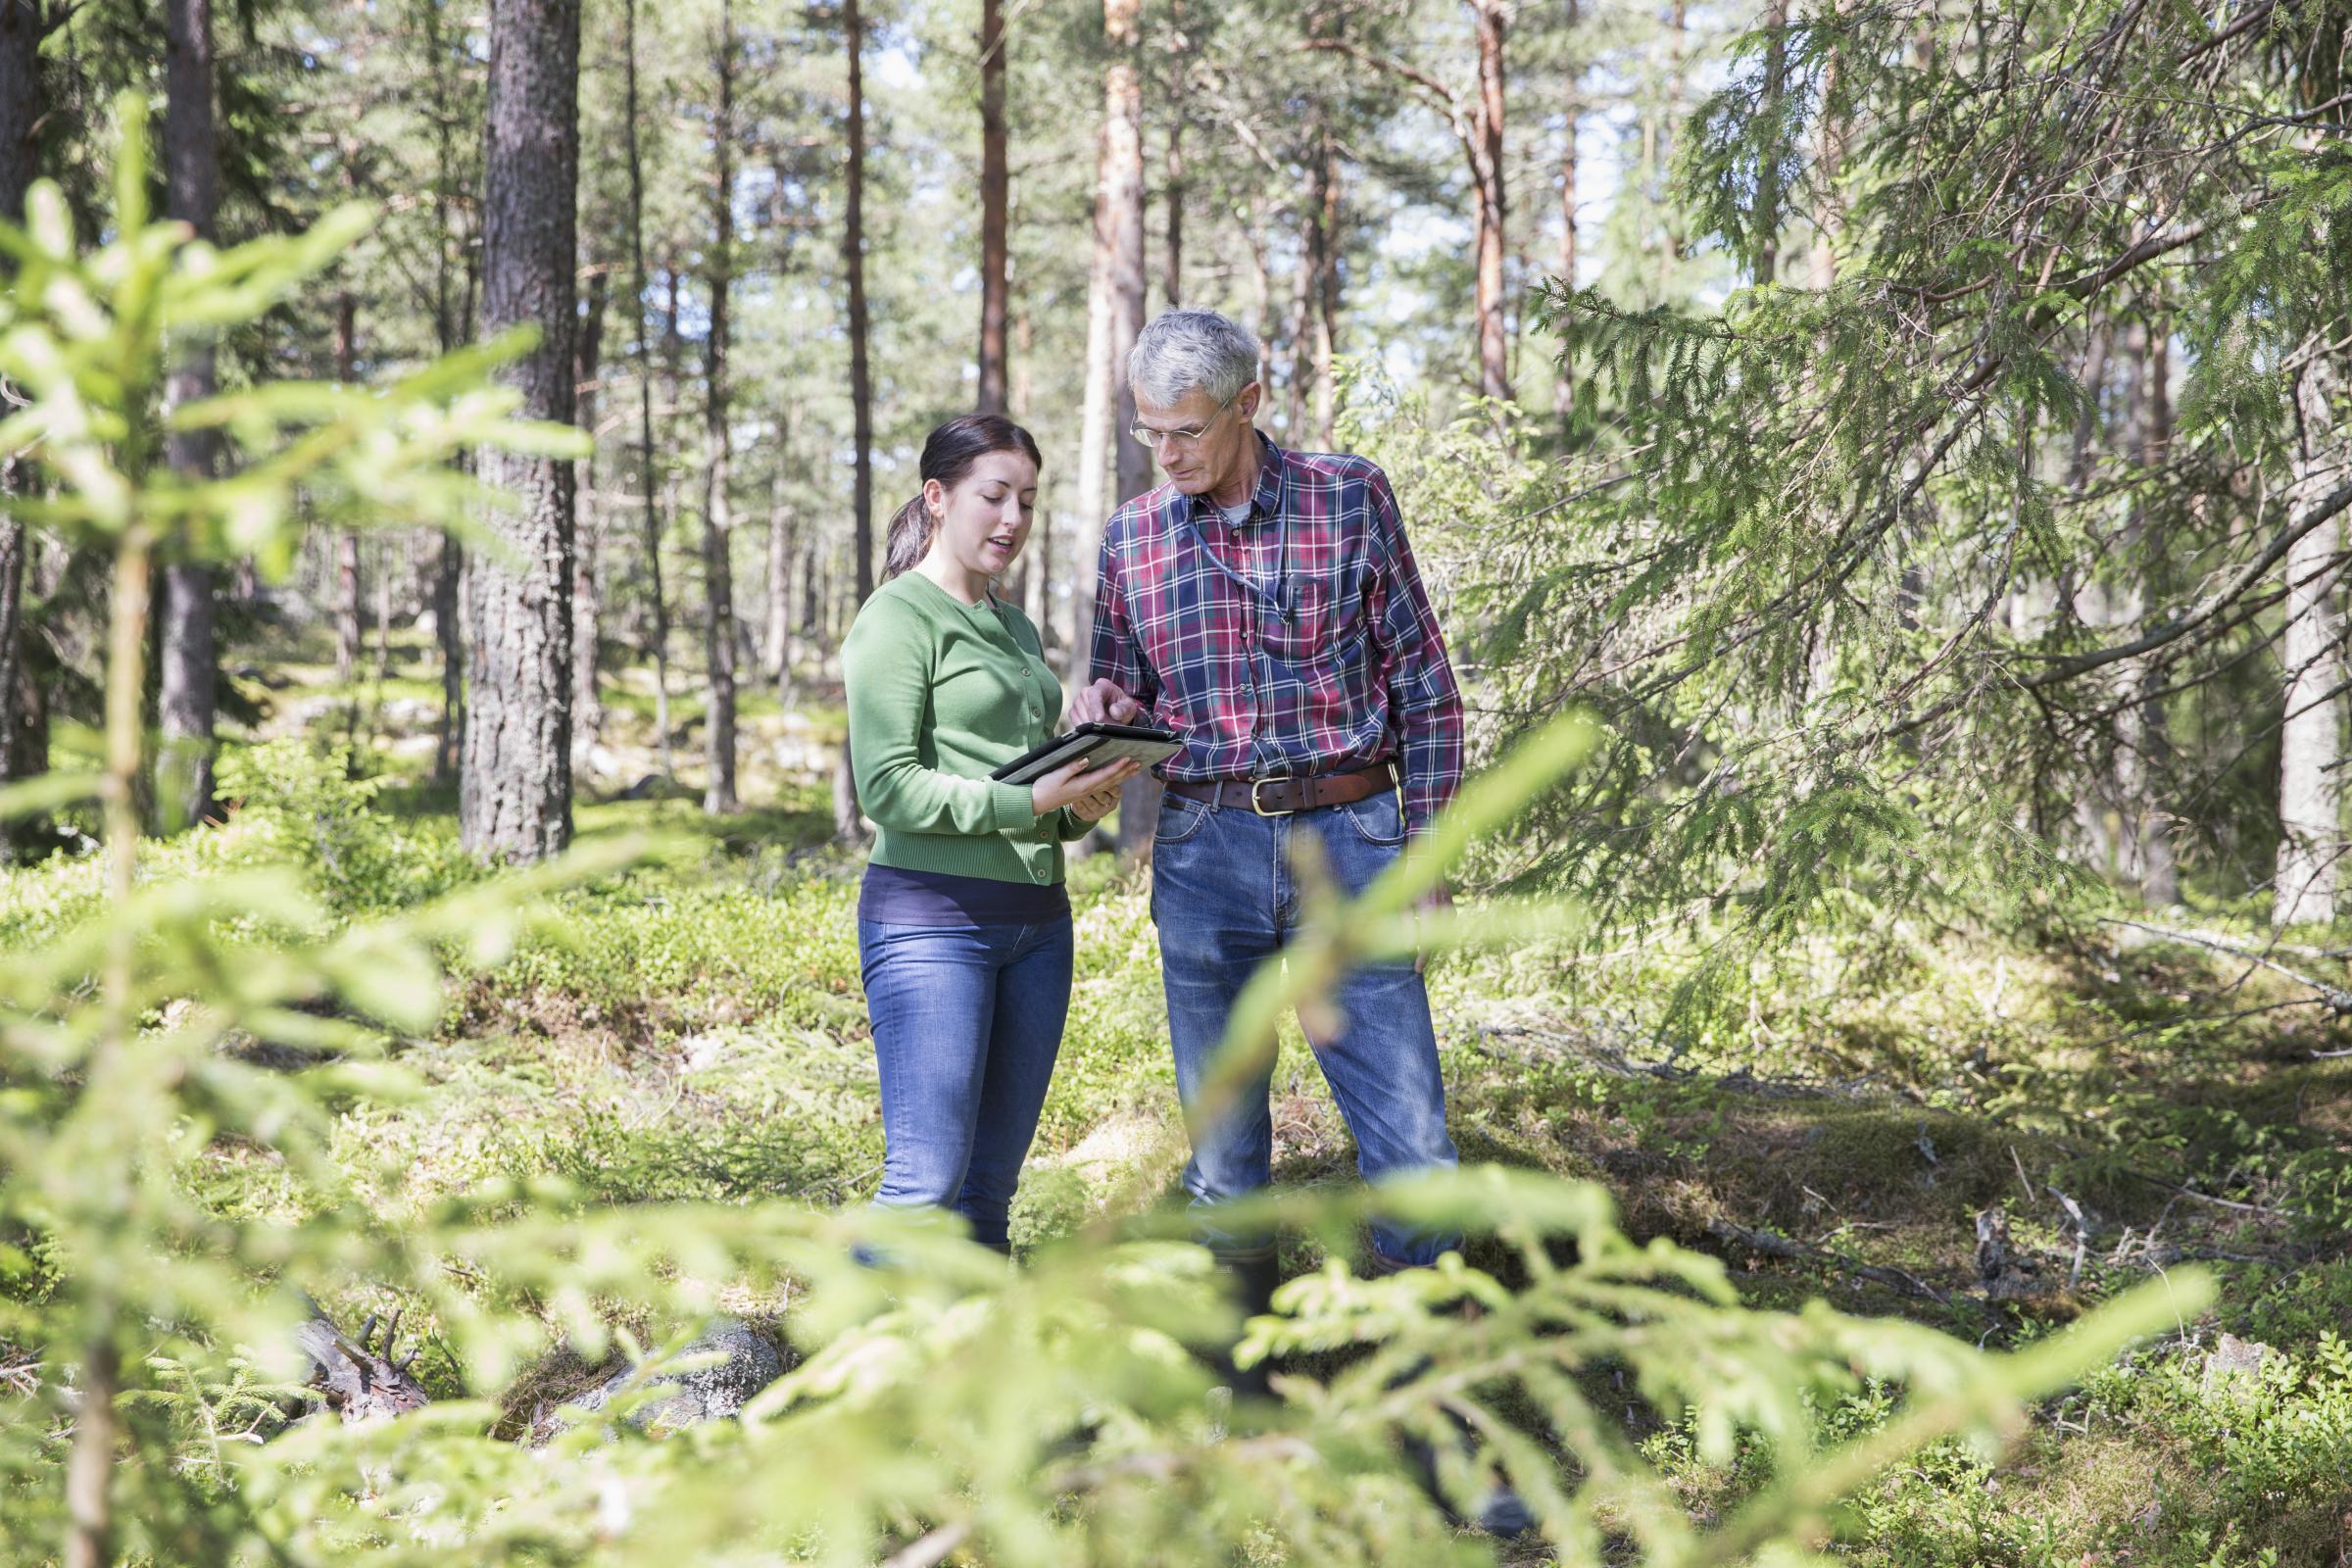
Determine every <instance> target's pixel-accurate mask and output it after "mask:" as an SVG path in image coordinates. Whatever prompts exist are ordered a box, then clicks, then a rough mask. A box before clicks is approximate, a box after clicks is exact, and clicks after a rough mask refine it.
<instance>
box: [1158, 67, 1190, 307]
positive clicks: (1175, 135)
mask: <svg viewBox="0 0 2352 1568" xmlns="http://www.w3.org/2000/svg"><path fill="white" fill-rule="evenodd" d="M1166 169H1167V178H1166V183H1165V184H1164V185H1163V186H1162V188H1161V201H1162V203H1163V204H1164V205H1165V206H1166V208H1167V220H1166V221H1167V237H1168V238H1167V245H1168V249H1167V270H1166V271H1164V272H1162V273H1161V274H1160V284H1159V286H1160V289H1161V291H1162V292H1163V293H1165V294H1166V296H1167V300H1168V309H1169V310H1171V311H1172V310H1174V309H1176V307H1178V306H1179V305H1182V304H1183V303H1184V197H1185V188H1184V115H1183V113H1182V112H1181V111H1179V112H1178V114H1177V116H1176V118H1175V119H1174V120H1173V121H1172V122H1170V123H1169V125H1168V156H1167V164H1166Z"/></svg>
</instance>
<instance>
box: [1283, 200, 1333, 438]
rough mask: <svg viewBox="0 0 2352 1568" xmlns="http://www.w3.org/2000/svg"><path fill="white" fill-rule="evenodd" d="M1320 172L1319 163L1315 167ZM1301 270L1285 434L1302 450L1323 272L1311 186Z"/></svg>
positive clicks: (1303, 212)
mask: <svg viewBox="0 0 2352 1568" xmlns="http://www.w3.org/2000/svg"><path fill="white" fill-rule="evenodd" d="M1315 167H1316V168H1317V169H1320V168H1321V167H1322V166H1321V165H1320V164H1319V163H1318V164H1317V165H1316V166H1315ZM1299 207H1300V213H1299V270H1298V271H1297V272H1295V273H1293V274H1292V276H1291V323H1290V332H1289V334H1288V335H1289V337H1290V344H1291V348H1290V354H1289V356H1288V359H1289V364H1290V377H1289V379H1290V385H1289V387H1288V388H1287V391H1288V393H1289V396H1288V397H1286V398H1285V399H1284V407H1283V416H1282V430H1283V435H1284V436H1285V438H1287V439H1288V440H1289V442H1290V444H1291V445H1292V446H1295V447H1303V446H1305V445H1306V442H1307V435H1306V399H1307V394H1308V393H1309V392H1311V391H1312V390H1313V389H1314V379H1315V369H1314V351H1313V349H1312V348H1311V347H1310V346H1309V345H1310V344H1311V343H1312V341H1313V337H1314V324H1313V323H1314V309H1315V298H1316V296H1317V294H1318V293H1319V292H1320V291H1321V283H1320V281H1319V279H1320V277H1321V274H1322V270H1323V202H1322V199H1321V197H1320V196H1319V195H1318V194H1317V193H1316V192H1315V190H1314V189H1313V187H1312V185H1311V184H1310V185H1309V187H1308V189H1307V193H1306V196H1305V198H1304V199H1303V200H1302V201H1301V202H1300V203H1299Z"/></svg>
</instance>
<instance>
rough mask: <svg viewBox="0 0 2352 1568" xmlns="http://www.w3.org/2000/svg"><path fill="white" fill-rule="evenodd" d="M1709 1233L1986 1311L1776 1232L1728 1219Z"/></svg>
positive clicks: (1710, 1226)
mask: <svg viewBox="0 0 2352 1568" xmlns="http://www.w3.org/2000/svg"><path fill="white" fill-rule="evenodd" d="M1707 1234H1708V1235H1709V1236H1712V1237H1714V1238H1715V1239H1716V1240H1717V1241H1723V1242H1733V1243H1737V1244H1738V1245H1740V1246H1741V1247H1744V1248H1746V1249H1747V1250H1749V1251H1752V1252H1761V1253H1763V1254H1764V1255H1765V1256H1767V1257H1782V1258H1788V1259H1790V1260H1791V1261H1794V1262H1800V1263H1815V1264H1819V1265H1821V1266H1822V1267H1824V1268H1832V1269H1836V1270H1837V1271H1838V1272H1839V1273H1841V1274H1851V1275H1852V1276H1854V1277H1855V1278H1856V1279H1862V1280H1868V1281H1870V1282H1871V1283H1872V1284H1873V1285H1883V1286H1885V1287H1887V1289H1888V1290H1890V1291H1893V1292H1895V1293H1896V1294H1897V1295H1901V1296H1908V1297H1912V1298H1914V1299H1918V1300H1923V1301H1933V1302H1935V1303H1936V1305H1937V1306H1955V1305H1965V1306H1970V1307H1974V1308H1975V1309H1976V1310H1978V1311H1980V1312H1982V1311H1985V1310H1986V1308H1985V1303H1984V1302H1982V1301H1979V1300H1977V1299H1975V1298H1973V1297H1969V1296H1963V1295H1960V1294H1959V1293H1957V1292H1954V1291H1946V1290H1942V1289H1940V1288H1938V1287H1936V1286H1934V1285H1930V1284H1929V1283H1928V1282H1927V1281H1926V1280H1923V1279H1921V1278H1920V1277H1919V1276H1917V1275H1916V1274H1907V1273H1905V1272H1904V1271H1903V1270H1901V1269H1899V1268H1888V1267H1887V1266H1885V1265H1884V1264H1879V1263H1865V1262H1863V1261H1862V1260H1861V1259H1860V1258H1858V1257H1848V1256H1847V1255H1846V1254H1845V1253H1843V1252H1833V1251H1831V1250H1829V1249H1828V1248H1826V1247H1814V1246H1811V1245H1809V1244H1808V1243H1805V1242H1800V1241H1797V1240H1796V1239H1795V1238H1793V1237H1789V1236H1783V1235H1781V1234H1780V1233H1779V1232H1777V1231H1762V1230H1750V1229H1749V1228H1748V1227H1746V1226H1744V1225H1735V1224H1733V1223H1732V1222H1731V1221H1730V1220H1728V1219H1711V1220H1709V1221H1707Z"/></svg>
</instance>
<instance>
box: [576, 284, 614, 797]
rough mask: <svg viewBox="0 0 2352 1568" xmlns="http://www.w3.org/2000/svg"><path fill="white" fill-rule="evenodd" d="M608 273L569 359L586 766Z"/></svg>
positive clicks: (599, 721)
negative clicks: (582, 453)
mask: <svg viewBox="0 0 2352 1568" xmlns="http://www.w3.org/2000/svg"><path fill="white" fill-rule="evenodd" d="M610 288H611V283H610V280H609V274H608V273H607V272H606V270H604V269H603V268H602V267H592V268H590V269H589V270H588V300H587V308H586V309H585V310H583V311H582V312H581V313H580V341H579V344H578V347H577V348H576V349H575V350H574V352H573V355H572V373H571V379H572V396H573V399H574V400H575V401H576V402H577V404H578V407H579V423H580V430H581V432H582V433H583V434H585V435H586V436H587V437H588V440H589V443H590V444H589V448H588V455H587V456H586V457H585V458H582V459H581V460H580V466H579V472H578V474H577V476H576V477H575V480H574V483H575V484H576V485H577V486H578V495H579V503H578V518H579V520H578V524H577V529H576V532H577V536H578V537H577V543H576V546H575V548H574V549H573V551H572V565H571V765H572V767H573V769H574V770H575V771H577V770H579V769H581V768H583V767H585V766H586V765H587V759H588V749H589V748H590V747H592V746H594V745H595V744H596V742H597V737H598V736H599V735H600V734H602V733H603V731H604V727H605V704H604V697H603V694H602V693H601V692H600V691H599V690H598V688H597V683H596V677H597V664H598V662H599V656H600V655H601V654H602V652H603V650H604V603H603V599H602V596H601V595H600V594H599V592H598V585H599V583H600V582H601V581H602V565H603V553H604V523H603V518H602V515H601V513H600V510H599V508H598V506H597V491H596V446H595V441H596V419H597V398H596V390H597V378H598V377H599V376H600V375H601V374H602V373H603V362H604V352H605V296H606V294H607V293H608V292H609V291H610Z"/></svg>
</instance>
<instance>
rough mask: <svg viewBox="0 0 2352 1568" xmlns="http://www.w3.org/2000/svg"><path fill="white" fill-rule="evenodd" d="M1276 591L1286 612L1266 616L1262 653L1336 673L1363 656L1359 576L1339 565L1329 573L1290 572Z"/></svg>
mask: <svg viewBox="0 0 2352 1568" xmlns="http://www.w3.org/2000/svg"><path fill="white" fill-rule="evenodd" d="M1276 592H1277V593H1278V594H1279V595H1280V597H1281V600H1282V603H1283V605H1284V606H1285V608H1287V609H1288V610H1289V612H1290V613H1289V614H1288V615H1284V614H1281V613H1273V612H1272V611H1271V610H1270V609H1269V612H1268V613H1267V614H1266V615H1265V617H1264V620H1263V622H1262V625H1263V627H1264V638H1263V640H1264V645H1265V650H1266V654H1267V656H1268V657H1269V658H1271V659H1274V660H1276V661H1278V662H1282V663H1286V664H1292V665H1313V666H1319V667H1321V668H1324V669H1326V670H1331V671H1334V672H1337V671H1340V670H1345V669H1348V668H1351V667H1352V666H1353V665H1355V664H1356V663H1358V662H1361V660H1362V658H1363V651H1364V646H1365V643H1366V634H1367V632H1368V631H1369V629H1370V628H1369V627H1368V626H1367V625H1366V623H1365V619H1364V589H1363V574H1362V573H1361V572H1360V571H1358V570H1357V569H1356V568H1355V566H1354V565H1353V564H1351V563H1343V564H1340V565H1338V566H1336V567H1334V568H1333V569H1331V570H1328V571H1299V572H1293V573H1291V574H1290V575H1288V576H1286V577H1284V578H1282V579H1281V581H1280V582H1279V583H1278V584H1277V587H1276Z"/></svg>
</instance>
